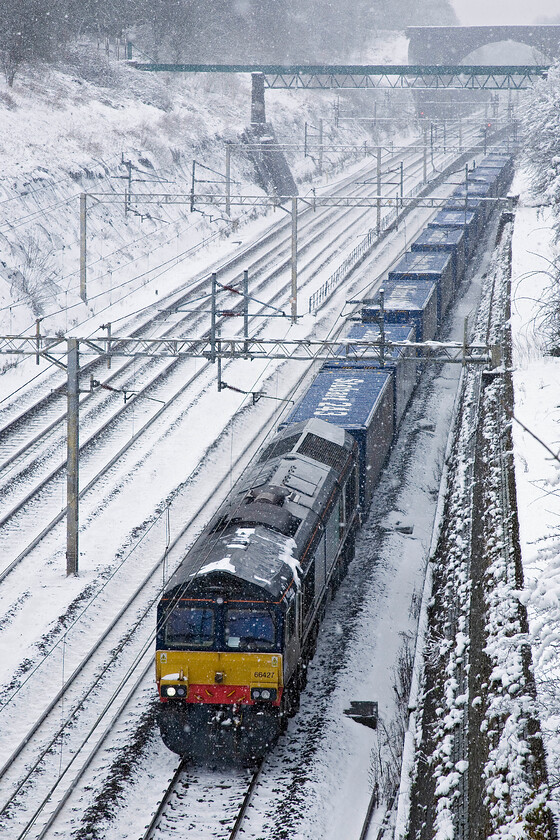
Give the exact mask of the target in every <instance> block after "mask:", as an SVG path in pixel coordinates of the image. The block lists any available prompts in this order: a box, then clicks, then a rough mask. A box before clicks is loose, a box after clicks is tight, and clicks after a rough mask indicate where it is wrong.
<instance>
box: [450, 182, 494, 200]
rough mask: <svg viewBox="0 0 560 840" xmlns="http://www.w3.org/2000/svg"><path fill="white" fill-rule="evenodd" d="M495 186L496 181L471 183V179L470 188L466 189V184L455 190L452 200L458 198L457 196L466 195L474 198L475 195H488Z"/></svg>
mask: <svg viewBox="0 0 560 840" xmlns="http://www.w3.org/2000/svg"><path fill="white" fill-rule="evenodd" d="M493 185H494V180H492V183H489V182H488V181H485V180H481V181H471V180H470V179H469V183H468V186H467V187H465V185H464V184H462V185H461V186H459V187H457V188H456V189H454V190H453V192H452V194H451V198H456V197H457V196H460V197H463V198H464V197H465V196H466V195H469V196H473V195H475V196H476V195H487V194H488V193H489V192H490V190H491V189H492V187H493Z"/></svg>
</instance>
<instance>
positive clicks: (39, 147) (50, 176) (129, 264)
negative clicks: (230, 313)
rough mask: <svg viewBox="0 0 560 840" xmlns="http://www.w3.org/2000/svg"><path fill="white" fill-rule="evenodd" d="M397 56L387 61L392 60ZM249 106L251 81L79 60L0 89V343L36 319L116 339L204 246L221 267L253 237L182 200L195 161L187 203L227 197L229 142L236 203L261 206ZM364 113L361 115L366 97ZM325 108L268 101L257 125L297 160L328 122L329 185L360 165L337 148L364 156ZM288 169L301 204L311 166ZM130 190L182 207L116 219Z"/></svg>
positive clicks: (305, 100) (143, 207)
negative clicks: (104, 331)
mask: <svg viewBox="0 0 560 840" xmlns="http://www.w3.org/2000/svg"><path fill="white" fill-rule="evenodd" d="M403 40H404V39H403ZM390 43H391V44H393V42H392V41H390ZM396 43H397V45H398V47H395V46H393V50H395V49H398V50H401V51H402V49H403V46H402V44H400V42H399V41H397V42H396ZM386 49H387V47H386ZM250 97H251V80H250V77H249V76H248V75H241V76H238V75H237V76H234V75H228V76H226V75H225V74H219V75H218V74H210V75H207V76H204V75H196V76H184V75H179V74H176V75H173V74H167V73H166V74H150V73H140V72H138V71H135V70H133V69H130V68H128V67H127V66H126V65H124V64H123V63H122V62H121V63H118V62H116V61H112V60H111V61H108V60H107V59H106V58H105V56H104V55H100V54H98V53H95V52H88V51H87V49H86V48H83V49H82V50H81V52H79V53H78V52H77V51H76V54H75V55H73V56H71V57H70V58H68V60H67V62H66V63H65V64H64V65H61V66H59V67H52V66H48V67H39V68H26V69H25V71H22V73H21V75H19V76H18V77H16V81H15V83H14V86H13V88H10V89H8V88H7V87H6V86H4V85H0V120H1V122H2V127H3V132H2V137H1V138H0V154H1V156H2V178H1V179H0V234H1V236H0V311H1V312H2V316H3V317H2V322H3V330H2V332H3V333H4V334H5V333H10V334H21V333H29V332H30V331H31V330H32V329H34V328H35V319H36V318H41V319H42V322H41V328H42V330H43V332H45V333H49V334H53V333H54V332H56V331H63V332H68V331H69V330H73V331H74V332H76V331H77V327H79V328H80V333H82V334H84V333H86V332H87V331H88V329H89V330H90V331H91V330H93V329H94V327H95V328H97V329H98V328H99V317H103V318H105V319H106V320H112V322H113V323H116V324H117V325H121V326H122V325H123V319H126V318H127V317H128V316H129V315H130V313H131V312H134V311H135V309H138V308H141V307H146V306H147V305H148V304H149V303H154V302H157V300H158V297H161V295H162V294H164V293H166V292H169V291H171V290H172V289H174V288H176V287H177V286H178V285H180V284H184V283H185V281H186V279H188V277H189V276H191V275H192V274H194V273H195V272H196V270H197V269H198V270H201V269H202V268H203V267H204V265H205V263H207V262H208V250H207V249H206V250H205V253H204V254H203V255H201V253H200V252H201V248H203V247H204V246H207V245H209V244H212V245H213V251H212V257H213V258H218V257H219V256H220V254H223V253H225V252H229V251H231V250H233V249H234V248H235V247H238V246H239V244H240V241H242V240H246V239H247V238H249V236H251V235H252V234H254V233H255V231H256V230H258V228H259V224H258V223H257V224H256V228H255V223H254V224H253V226H252V227H250V228H249V229H247V228H245V227H240V226H239V223H240V222H244V221H248V220H249V219H253V220H255V218H256V216H257V215H260V216H262V212H263V211H261V210H259V211H255V210H254V209H253V210H251V209H250V208H249V209H247V208H244V209H243V211H242V213H238V212H237V211H236V213H235V215H236V216H237V219H236V220H235V222H232V220H231V219H228V218H227V217H226V216H225V213H224V212H223V210H222V209H220V208H219V207H216V206H209V205H204V204H197V203H196V200H195V212H193V213H191V212H190V195H189V194H190V190H191V186H192V180H191V177H192V172H193V161H196V164H195V178H196V184H195V193H196V194H200V193H209V192H220V193H222V194H223V193H224V175H223V173H224V171H225V142H226V141H230V142H231V143H232V144H234V146H233V152H232V164H231V166H232V169H231V177H232V192H234V193H236V192H237V193H244V194H249V195H258V194H261V193H262V191H261V190H260V189H259V188H258V187H257V186H256V185H255V183H254V171H253V167H252V164H251V163H250V162H249V160H248V158H247V156H246V154H245V153H244V152H243V149H242V148H241V146H240V136H241V133H242V132H243V130H244V129H245V128H246V127H247V125H248V123H249V121H250ZM356 97H358V99H357V100H356V101H355V102H354V101H353V100H354V99H355V98H356ZM359 97H363V94H361V93H355V94H354V95H353V94H352V92H347V94H346V97H345V98H344V99H343V100H342V102H341V107H342V108H343V109H344V111H343V113H345V114H351V113H352V109H353V107H354V106H355V105H359V106H360V109H361V110H362V111H363V110H365V109H366V108H367V104H366V102H365V101H364V100H363V99H359ZM368 101H369V104H370V107H371V95H370V99H369V100H368ZM335 102H336V99H335V95H334V94H332V93H329V92H325V93H322V92H315V91H313V92H309V91H269V92H268V93H267V103H266V104H267V118H268V119H269V120H270V121H271V122H272V124H273V125H274V127H275V130H276V134H277V138H278V140H279V142H282V143H288V144H290V145H292V146H293V145H295V144H299V145H300V146H302V145H303V138H304V131H305V124H306V123H308V124H309V125H318V124H319V119H321V118H323V119H324V142H325V144H329V143H331V144H336V145H337V146H338V147H339V148H338V149H337V150H336V151H335V150H332V151H331V150H328V149H327V150H326V151H325V154H324V158H323V168H324V172H325V175H324V177H323V180H324V182H325V183H327V182H328V181H329V179H332V177H333V175H334V174H335V173H336V172H337V171H339V170H340V167H341V166H342V165H347V164H349V163H352V161H353V160H355V159H356V157H355V153H354V152H353V151H352V150H351V149H348V148H345V149H344V148H341V147H342V146H344V145H346V146H348V145H349V144H352V145H357V146H359V145H360V144H363V143H364V141H366V140H368V141H369V145H370V146H371V144H372V143H371V134H368V131H367V128H364V127H363V126H362V125H361V124H357V123H355V122H345V121H344V120H343V119H341V121H340V123H339V125H338V126H336V125H335V121H334V105H335ZM331 118H332V119H331ZM365 125H366V127H367V126H368V124H367V123H366V124H365ZM369 128H370V129H371V125H369ZM392 129H393V130H394V126H392ZM312 142H313V139H312V138H311V139H310V143H312ZM289 164H290V166H291V167H292V170H293V172H294V175H295V177H296V180H297V181H298V183H299V184H300V192H302V193H304V192H305V191H306V186H305V184H306V182H307V181H309V180H310V179H311V177H313V176H314V175H316V166H317V161H316V160H314V159H313V158H312V157H311V156H309V155H308V156H307V157H304V155H303V150H301V151H297V152H293V153H290V159H289ZM206 167H209V168H206ZM220 173H221V174H220ZM129 174H130V177H131V181H130V182H129V180H128V177H129ZM129 187H130V189H131V191H132V193H133V194H134V193H136V194H138V193H172V194H181V195H183V196H184V199H185V201H184V203H183V204H177V205H169V204H166V205H165V206H160V205H158V204H149V205H148V204H140V203H139V204H134V203H132V204H131V209H130V210H129V211H128V212H127V213H125V207H124V191H125V189H129ZM80 193H87V194H88V195H90V196H92V197H91V198H89V197H88V199H87V237H86V239H87V266H88V277H87V298H88V304H87V305H86V304H84V303H83V301H82V300H81V298H80V274H79V266H80V225H79V212H80V208H79V195H80ZM111 193H112V194H113V195H112V199H111V202H109V201H108V200H107V194H111ZM93 194H97V196H96V197H94V196H93ZM269 216H270V214H269ZM277 217H278V213H276V215H275V216H272V218H277ZM262 224H263V223H262V222H261V223H260V226H262ZM230 234H234V235H233V236H231V235H230ZM226 236H227V237H229V239H228V241H225V237H226ZM177 267H179V270H177ZM92 317H93V318H94V320H93V321H92V322H91V324H89V323H88V321H90V319H92ZM124 323H126V320H124Z"/></svg>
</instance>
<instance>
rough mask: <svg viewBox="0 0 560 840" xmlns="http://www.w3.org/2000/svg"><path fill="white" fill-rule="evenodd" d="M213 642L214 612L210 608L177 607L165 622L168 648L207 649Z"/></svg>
mask: <svg viewBox="0 0 560 840" xmlns="http://www.w3.org/2000/svg"><path fill="white" fill-rule="evenodd" d="M213 642H214V610H213V609H212V608H211V607H182V606H177V607H174V609H173V610H172V611H171V613H170V614H169V615H168V617H167V619H166V622H165V643H166V645H167V647H169V648H176V647H188V648H208V647H211V646H212V644H213Z"/></svg>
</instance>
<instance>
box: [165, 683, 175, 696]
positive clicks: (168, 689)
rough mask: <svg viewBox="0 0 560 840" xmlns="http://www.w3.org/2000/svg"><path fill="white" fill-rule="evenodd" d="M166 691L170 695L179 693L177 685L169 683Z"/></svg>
mask: <svg viewBox="0 0 560 840" xmlns="http://www.w3.org/2000/svg"><path fill="white" fill-rule="evenodd" d="M165 693H166V694H167V696H168V697H175V695H176V693H177V691H176V689H175V686H173V685H168V686H167V688H166V689H165Z"/></svg>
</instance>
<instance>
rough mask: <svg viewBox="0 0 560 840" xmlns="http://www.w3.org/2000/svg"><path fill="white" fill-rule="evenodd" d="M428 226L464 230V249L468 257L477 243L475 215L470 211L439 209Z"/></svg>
mask: <svg viewBox="0 0 560 840" xmlns="http://www.w3.org/2000/svg"><path fill="white" fill-rule="evenodd" d="M428 227H429V228H462V229H463V230H464V231H465V249H466V252H467V256H468V257H470V256H471V254H472V252H473V251H474V249H475V248H476V244H477V227H476V217H475V214H474V213H473V212H472V211H467V212H465V210H464V209H463V210H446V209H444V210H440V211H439V213H437V214H436V215H435V216H434V218H433V219H432V221H431V222H429V224H428Z"/></svg>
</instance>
